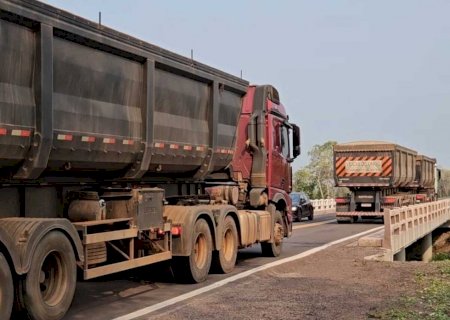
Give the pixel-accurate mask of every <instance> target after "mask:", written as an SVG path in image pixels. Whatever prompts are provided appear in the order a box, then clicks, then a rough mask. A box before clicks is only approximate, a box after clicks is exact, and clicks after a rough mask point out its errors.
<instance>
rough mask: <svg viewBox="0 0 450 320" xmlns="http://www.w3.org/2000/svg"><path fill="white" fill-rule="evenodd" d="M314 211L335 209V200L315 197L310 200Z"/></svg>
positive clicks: (331, 210)
mask: <svg viewBox="0 0 450 320" xmlns="http://www.w3.org/2000/svg"><path fill="white" fill-rule="evenodd" d="M311 203H312V205H313V207H314V212H317V213H321V212H323V213H325V212H334V211H335V210H336V201H335V200H334V199H315V200H311Z"/></svg>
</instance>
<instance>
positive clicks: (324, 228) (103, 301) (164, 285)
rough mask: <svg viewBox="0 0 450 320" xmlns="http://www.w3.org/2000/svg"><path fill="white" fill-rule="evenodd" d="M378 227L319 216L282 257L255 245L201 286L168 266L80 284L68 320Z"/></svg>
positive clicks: (300, 225)
mask: <svg viewBox="0 0 450 320" xmlns="http://www.w3.org/2000/svg"><path fill="white" fill-rule="evenodd" d="M379 226H381V224H380V223H371V222H369V223H357V224H337V223H336V221H335V219H334V214H322V215H316V217H315V220H314V221H306V220H304V221H302V222H297V223H295V224H294V232H293V235H292V237H290V238H289V239H286V241H285V242H284V244H283V253H282V255H281V256H280V257H278V258H266V257H262V256H261V249H260V246H259V245H255V246H254V247H251V248H249V249H245V250H241V251H240V252H239V255H238V263H237V266H236V268H235V270H234V271H233V272H232V273H231V274H228V275H221V274H211V275H210V276H209V277H208V280H207V281H205V282H204V283H201V284H195V285H180V284H176V283H174V282H173V279H172V275H171V272H170V268H169V267H168V264H167V263H161V264H158V265H155V266H150V267H145V268H140V269H137V270H131V271H127V272H123V273H120V274H116V275H112V276H107V277H103V278H100V279H95V280H92V281H83V282H78V284H77V290H76V293H75V298H74V302H73V304H72V307H71V309H70V310H69V313H68V314H67V316H66V317H65V319H88V318H92V319H113V318H116V317H119V316H123V315H126V314H129V313H131V312H134V311H136V310H139V309H142V308H145V307H148V306H151V305H155V304H157V303H161V302H164V301H166V300H168V299H172V298H174V297H177V296H180V295H182V294H185V293H188V292H192V291H193V290H196V289H200V288H204V287H206V286H209V285H211V284H214V283H217V282H218V281H221V280H223V279H226V278H227V277H231V276H234V275H237V274H241V273H242V272H245V271H248V270H251V269H253V268H256V267H259V266H262V265H264V264H267V263H270V262H273V261H276V260H277V259H278V260H279V259H284V258H287V257H291V256H294V255H297V254H299V253H302V252H305V251H307V250H310V249H312V248H316V247H319V246H322V245H324V244H327V243H329V242H332V241H335V240H338V239H341V238H345V237H348V236H351V235H353V234H357V233H360V232H363V231H366V230H369V229H372V228H375V227H379ZM237 281H239V280H237ZM216 290H220V289H216ZM205 294H207V293H205Z"/></svg>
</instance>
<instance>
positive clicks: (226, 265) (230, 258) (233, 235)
mask: <svg viewBox="0 0 450 320" xmlns="http://www.w3.org/2000/svg"><path fill="white" fill-rule="evenodd" d="M221 236H222V248H221V249H220V250H219V251H216V252H214V256H213V267H214V270H215V271H217V272H219V273H230V272H231V271H233V269H234V266H235V265H236V258H237V252H238V234H237V228H236V223H235V222H234V220H233V218H232V217H230V216H228V217H226V218H225V220H224V222H223V228H222V235H221Z"/></svg>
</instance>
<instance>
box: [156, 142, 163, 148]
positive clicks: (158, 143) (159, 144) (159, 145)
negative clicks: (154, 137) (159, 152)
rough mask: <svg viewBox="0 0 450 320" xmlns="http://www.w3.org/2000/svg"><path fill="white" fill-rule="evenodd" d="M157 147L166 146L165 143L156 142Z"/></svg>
mask: <svg viewBox="0 0 450 320" xmlns="http://www.w3.org/2000/svg"><path fill="white" fill-rule="evenodd" d="M155 148H160V149H162V148H164V143H161V142H155Z"/></svg>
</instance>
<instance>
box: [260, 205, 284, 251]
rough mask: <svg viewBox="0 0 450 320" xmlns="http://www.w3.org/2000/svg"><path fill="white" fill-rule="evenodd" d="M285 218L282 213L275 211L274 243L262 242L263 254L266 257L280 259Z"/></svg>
mask: <svg viewBox="0 0 450 320" xmlns="http://www.w3.org/2000/svg"><path fill="white" fill-rule="evenodd" d="M283 236H284V230H283V217H282V216H281V213H280V211H278V210H277V211H275V215H274V223H273V241H272V242H271V243H269V242H261V249H262V254H263V255H264V256H266V257H278V256H279V255H280V254H281V249H282V246H283Z"/></svg>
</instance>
